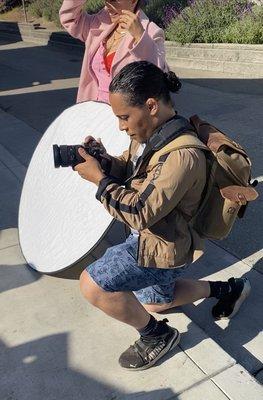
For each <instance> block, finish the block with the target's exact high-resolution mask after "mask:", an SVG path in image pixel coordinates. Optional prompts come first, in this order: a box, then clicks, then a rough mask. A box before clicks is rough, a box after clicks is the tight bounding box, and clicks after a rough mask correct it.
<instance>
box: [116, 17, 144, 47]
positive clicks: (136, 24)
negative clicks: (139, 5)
mask: <svg viewBox="0 0 263 400" xmlns="http://www.w3.org/2000/svg"><path fill="white" fill-rule="evenodd" d="M119 26H120V28H121V29H125V30H127V31H129V32H130V34H131V35H132V36H133V37H134V39H135V42H136V43H138V42H139V40H140V39H141V37H142V35H143V32H144V29H143V26H142V24H141V21H140V20H139V17H138V15H137V14H134V13H133V12H131V11H128V10H122V14H121V16H120V19H119Z"/></svg>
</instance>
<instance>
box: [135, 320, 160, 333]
mask: <svg viewBox="0 0 263 400" xmlns="http://www.w3.org/2000/svg"><path fill="white" fill-rule="evenodd" d="M156 325H157V320H156V319H155V318H154V317H153V316H152V315H150V321H149V322H148V324H147V325H146V326H145V327H144V328H142V329H138V332H139V334H140V335H141V336H148V335H151V334H152V333H153V331H154V329H155V328H156Z"/></svg>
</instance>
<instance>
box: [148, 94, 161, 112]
mask: <svg viewBox="0 0 263 400" xmlns="http://www.w3.org/2000/svg"><path fill="white" fill-rule="evenodd" d="M146 106H147V107H148V110H149V111H150V114H151V115H152V116H154V115H156V113H157V112H158V110H159V104H158V101H157V100H156V99H154V98H153V97H150V98H149V99H147V100H146Z"/></svg>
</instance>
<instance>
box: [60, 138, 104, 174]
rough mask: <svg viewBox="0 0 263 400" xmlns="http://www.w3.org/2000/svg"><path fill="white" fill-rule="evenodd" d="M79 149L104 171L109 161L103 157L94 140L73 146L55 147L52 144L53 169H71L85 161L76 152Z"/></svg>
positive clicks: (99, 147)
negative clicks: (95, 160) (96, 161)
mask: <svg viewBox="0 0 263 400" xmlns="http://www.w3.org/2000/svg"><path fill="white" fill-rule="evenodd" d="M79 148H83V149H84V150H85V151H86V153H88V154H89V155H90V156H92V157H94V158H96V159H97V160H98V161H99V163H100V165H101V167H102V169H104V170H106V169H107V167H108V162H109V160H108V159H107V157H106V156H103V149H102V148H101V146H100V144H99V143H98V142H96V140H90V141H89V142H88V143H84V145H81V144H75V145H61V146H59V145H57V144H53V155H54V165H55V168H59V167H72V168H74V167H75V166H76V165H77V164H79V163H82V162H84V161H85V159H84V158H83V157H81V155H80V154H79V152H78V149H79Z"/></svg>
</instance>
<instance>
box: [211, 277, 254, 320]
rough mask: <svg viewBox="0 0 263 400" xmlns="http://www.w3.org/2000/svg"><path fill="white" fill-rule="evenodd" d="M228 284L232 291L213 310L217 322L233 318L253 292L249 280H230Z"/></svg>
mask: <svg viewBox="0 0 263 400" xmlns="http://www.w3.org/2000/svg"><path fill="white" fill-rule="evenodd" d="M228 283H229V285H230V287H231V291H230V292H229V293H227V294H226V295H225V296H223V297H222V298H221V299H220V300H219V301H218V303H217V304H216V305H215V306H214V307H213V308H212V314H213V317H214V318H215V319H216V320H219V319H230V318H232V317H233V316H234V315H235V314H236V313H237V312H238V310H239V308H240V306H241V304H242V303H243V301H244V300H245V299H246V298H247V297H248V295H249V293H250V290H251V286H250V283H249V280H248V279H247V278H238V279H235V278H230V279H229V280H228Z"/></svg>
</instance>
